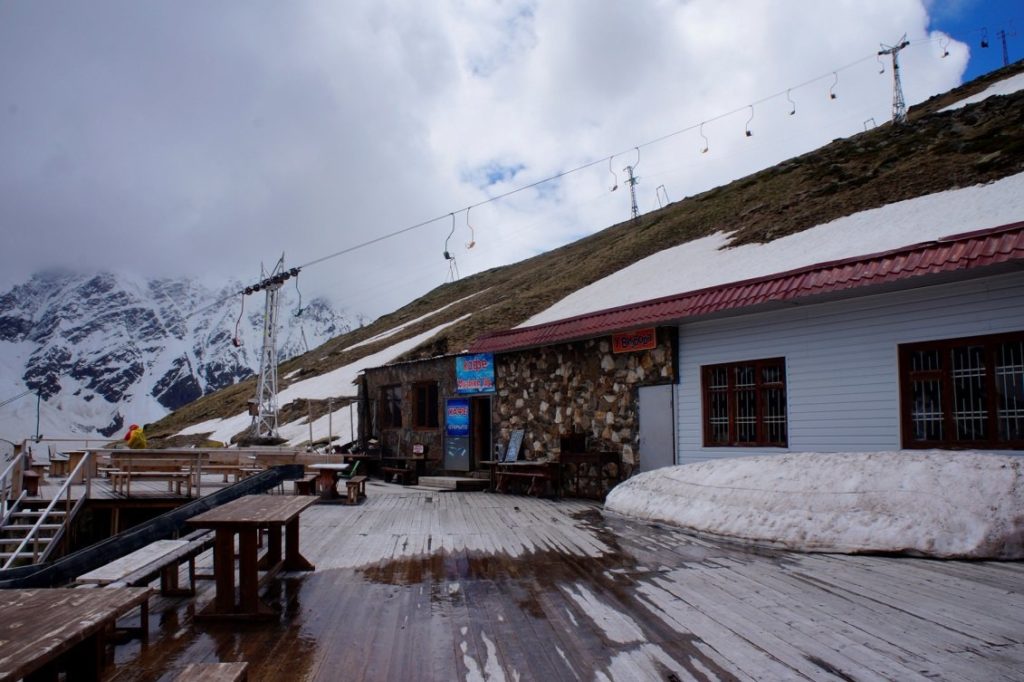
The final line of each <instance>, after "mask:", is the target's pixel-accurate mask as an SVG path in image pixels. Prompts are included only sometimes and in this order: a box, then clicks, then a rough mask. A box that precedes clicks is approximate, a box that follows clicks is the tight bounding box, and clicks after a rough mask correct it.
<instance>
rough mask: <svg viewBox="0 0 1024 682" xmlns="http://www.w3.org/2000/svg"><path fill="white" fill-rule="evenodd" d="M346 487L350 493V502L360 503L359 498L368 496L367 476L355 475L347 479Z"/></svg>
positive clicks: (348, 500)
mask: <svg viewBox="0 0 1024 682" xmlns="http://www.w3.org/2000/svg"><path fill="white" fill-rule="evenodd" d="M345 489H346V492H347V493H348V499H347V500H346V502H347V503H348V504H359V500H362V499H365V498H366V476H353V477H352V478H350V479H348V480H346V481H345Z"/></svg>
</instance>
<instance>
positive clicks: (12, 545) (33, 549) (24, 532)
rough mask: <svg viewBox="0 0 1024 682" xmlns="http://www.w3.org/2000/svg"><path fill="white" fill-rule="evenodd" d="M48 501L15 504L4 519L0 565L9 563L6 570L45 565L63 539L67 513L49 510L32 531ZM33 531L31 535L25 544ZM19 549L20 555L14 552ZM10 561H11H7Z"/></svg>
mask: <svg viewBox="0 0 1024 682" xmlns="http://www.w3.org/2000/svg"><path fill="white" fill-rule="evenodd" d="M47 503H48V500H27V499H24V498H23V499H21V500H19V501H18V502H17V503H15V505H14V507H13V508H12V509H11V512H10V513H9V514H8V515H7V517H6V519H5V522H4V525H2V526H0V565H5V564H8V562H10V563H9V567H15V566H24V565H26V564H36V563H41V562H43V561H46V560H47V559H48V558H49V557H50V556H51V555H52V553H53V551H54V550H55V549H56V546H57V545H58V544H59V543H60V540H61V539H62V538H63V536H64V532H63V531H64V528H65V521H66V519H67V512H64V511H59V510H56V509H53V510H51V511H50V513H49V514H47V515H46V519H45V521H44V523H41V524H39V525H38V527H36V524H37V523H38V521H39V519H40V518H41V517H42V516H43V514H44V513H45V506H46V504H47ZM33 528H35V529H36V533H35V535H33V536H32V538H31V540H29V542H27V543H26V542H25V538H27V537H29V534H30V533H31V532H32V530H33ZM19 547H20V548H21V551H18V549H19ZM12 558H13V561H11V559H12Z"/></svg>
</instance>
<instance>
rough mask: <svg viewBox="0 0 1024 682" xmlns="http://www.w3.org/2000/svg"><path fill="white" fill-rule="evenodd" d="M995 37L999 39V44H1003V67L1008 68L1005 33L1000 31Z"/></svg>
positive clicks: (1008, 60) (1008, 55)
mask: <svg viewBox="0 0 1024 682" xmlns="http://www.w3.org/2000/svg"><path fill="white" fill-rule="evenodd" d="M1010 35H1011V36H1013V35H1017V34H1016V33H1011V34H1010ZM996 36H997V37H998V38H999V42H1001V43H1002V44H1003V66H1009V65H1010V53H1009V52H1007V51H1006V31H1005V30H1000V31H999V32H998V33H996Z"/></svg>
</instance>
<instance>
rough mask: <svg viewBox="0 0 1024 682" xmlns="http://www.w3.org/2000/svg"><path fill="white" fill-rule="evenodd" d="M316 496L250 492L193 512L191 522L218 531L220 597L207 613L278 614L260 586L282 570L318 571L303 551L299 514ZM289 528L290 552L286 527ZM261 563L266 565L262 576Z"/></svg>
mask: <svg viewBox="0 0 1024 682" xmlns="http://www.w3.org/2000/svg"><path fill="white" fill-rule="evenodd" d="M314 502H316V498H310V497H305V496H303V497H294V496H285V495H247V496H245V497H240V498H238V499H237V500H232V501H231V502H228V503H227V504H223V505H221V506H219V507H215V508H214V509H211V510H210V511H207V512H203V513H202V514H199V515H198V516H193V517H192V518H191V519H189V520H188V523H189V524H190V525H192V526H196V527H197V528H212V529H213V530H214V531H215V539H214V544H213V574H214V580H215V582H216V596H215V597H214V600H213V603H211V604H210V605H209V606H208V607H207V609H205V610H204V612H203V613H202V614H200V615H201V616H204V617H212V618H253V617H257V618H259V617H272V616H276V615H277V613H276V612H275V611H274V610H272V609H271V608H270V607H268V606H267V605H266V604H264V603H263V602H262V601H261V600H260V598H259V586H260V584H261V583H262V582H265V581H267V580H270V579H271V578H273V577H274V575H276V574H277V572H278V571H280V570H282V569H284V570H286V571H312V570H313V564H311V563H310V562H309V561H308V560H307V559H306V558H305V557H304V556H302V554H301V553H300V552H299V514H301V513H302V510H304V509H305V508H306V507H308V506H310V505H311V504H313V503H314ZM261 528H266V529H267V533H268V534H267V552H266V555H265V556H264V557H263V560H262V562H261V560H260V558H259V556H258V542H257V541H258V538H259V531H260V529H261ZM282 528H283V529H284V557H283V558H282V556H281V529H282ZM236 536H237V537H238V592H239V595H238V600H237V601H236V600H235V537H236ZM260 568H264V569H265V570H266V574H265V575H264V577H263V578H262V579H260V577H259V571H260Z"/></svg>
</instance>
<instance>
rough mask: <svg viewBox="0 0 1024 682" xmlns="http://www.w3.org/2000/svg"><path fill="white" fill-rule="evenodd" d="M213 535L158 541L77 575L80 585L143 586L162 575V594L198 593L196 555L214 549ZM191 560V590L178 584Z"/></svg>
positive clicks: (189, 573) (189, 568) (195, 533)
mask: <svg viewBox="0 0 1024 682" xmlns="http://www.w3.org/2000/svg"><path fill="white" fill-rule="evenodd" d="M213 540H214V534H213V533H212V532H210V531H195V532H193V533H189V534H188V535H186V536H184V537H183V538H180V539H178V540H157V541H156V542H151V543H150V544H148V545H146V546H145V547H141V548H139V549H137V550H135V551H134V552H131V553H129V554H126V555H124V556H123V557H121V558H120V559H117V560H115V561H112V562H110V563H109V564H107V565H106V566H100V567H99V568H97V569H95V570H92V571H89V572H88V573H84V574H82V575H80V576H78V577H77V578H76V579H75V583H77V584H78V585H95V586H103V587H108V586H124V585H126V586H129V587H142V586H145V585H148V584H149V583H150V582H152V581H153V580H154V579H155V578H156V577H157V576H158V575H159V576H160V593H161V594H164V595H169V596H183V595H194V594H195V593H196V556H198V555H199V554H201V553H202V552H204V551H206V550H207V549H209V548H210V547H212V546H213ZM183 561H188V576H189V587H188V588H186V589H181V588H180V587H179V585H178V568H179V566H180V565H181V562H183Z"/></svg>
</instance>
